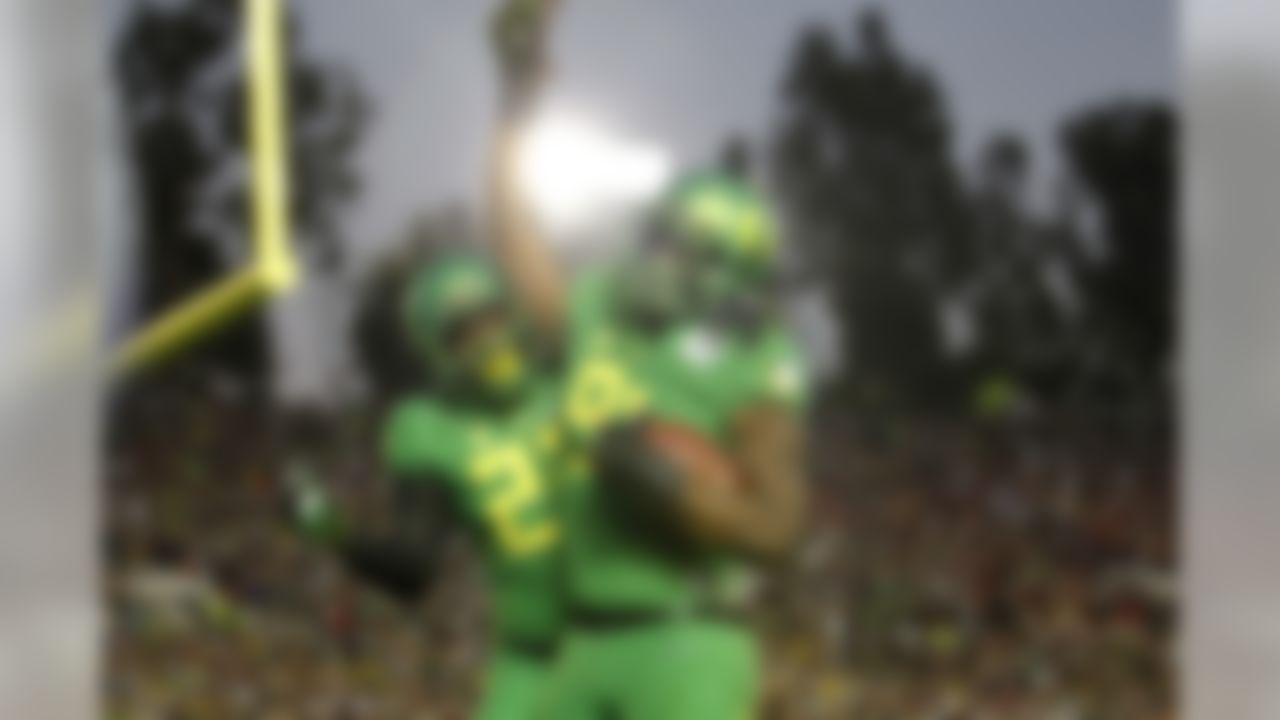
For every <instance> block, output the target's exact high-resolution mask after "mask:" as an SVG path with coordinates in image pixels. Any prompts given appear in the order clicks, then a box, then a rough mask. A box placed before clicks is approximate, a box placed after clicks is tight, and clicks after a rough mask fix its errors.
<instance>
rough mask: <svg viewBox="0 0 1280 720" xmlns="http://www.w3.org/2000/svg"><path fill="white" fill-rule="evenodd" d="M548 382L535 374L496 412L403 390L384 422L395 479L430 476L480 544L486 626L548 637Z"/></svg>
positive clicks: (554, 551) (551, 542) (555, 603)
mask: <svg viewBox="0 0 1280 720" xmlns="http://www.w3.org/2000/svg"><path fill="white" fill-rule="evenodd" d="M556 397H557V394H556V391H555V389H554V388H552V387H551V386H550V385H549V384H543V385H540V386H538V387H536V388H535V389H533V390H531V391H530V394H529V396H528V397H527V398H525V399H524V400H523V401H522V402H521V403H520V405H519V406H518V407H515V408H513V409H511V410H509V411H507V412H505V413H503V414H495V413H493V412H492V411H490V412H481V411H470V410H466V409H462V408H457V407H452V406H446V405H444V404H442V403H440V402H437V401H434V400H431V399H429V398H426V397H415V398H411V399H407V400H404V401H402V402H401V403H400V405H399V406H398V407H396V408H395V409H394V411H393V412H392V414H391V416H390V419H389V420H388V422H387V425H386V427H385V429H384V437H383V441H384V448H383V452H384V456H385V460H386V462H387V465H388V466H389V468H390V470H391V472H392V474H393V475H394V476H395V477H396V478H397V480H396V481H397V482H406V483H412V482H425V483H434V484H437V485H438V486H439V488H438V489H440V490H442V491H443V492H444V494H446V495H447V496H448V497H449V498H450V500H451V501H452V502H451V505H452V510H453V512H454V515H455V516H456V517H459V518H460V519H461V521H462V523H463V524H464V525H465V526H466V528H467V529H468V530H469V531H470V534H471V535H472V536H473V538H474V540H475V541H476V543H477V545H478V546H479V548H480V551H481V554H482V557H483V560H484V563H485V566H486V570H487V575H488V580H489V585H490V592H491V597H492V599H493V603H492V604H493V608H494V613H495V627H496V630H497V633H498V635H499V636H500V637H502V638H504V639H507V640H512V641H516V642H526V643H528V642H536V643H543V642H549V641H551V640H554V639H555V637H556V635H557V634H558V632H559V629H560V628H559V625H560V615H561V612H560V583H561V572H562V568H561V562H560V558H561V552H560V551H561V548H562V543H563V537H562V527H561V525H560V522H559V520H558V518H557V513H556V511H555V505H556V503H555V497H554V496H555V487H554V486H553V481H554V480H555V478H554V477H553V476H552V474H551V473H549V472H548V470H549V463H550V460H551V458H552V457H553V455H554V452H555V449H556V445H557V442H558V437H557V432H556V425H555V422H556V412H557V408H556V402H555V400H556Z"/></svg>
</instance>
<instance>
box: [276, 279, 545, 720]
mask: <svg viewBox="0 0 1280 720" xmlns="http://www.w3.org/2000/svg"><path fill="white" fill-rule="evenodd" d="M404 310H405V312H404V316H405V321H406V329H407V332H408V333H409V337H410V338H411V339H412V340H413V342H414V344H415V345H416V349H417V350H418V351H419V352H420V353H421V354H422V356H423V357H424V359H426V360H427V361H429V363H430V367H431V371H432V373H433V375H434V376H435V377H436V378H437V379H438V383H437V387H436V388H435V389H434V390H433V392H432V393H431V394H426V393H423V394H415V395H410V396H407V397H405V398H403V399H401V400H400V401H399V403H398V404H397V405H396V406H395V407H394V408H393V410H392V411H391V413H390V416H389V418H388V420H387V421H386V423H385V426H384V430H383V438H382V441H383V447H382V457H383V461H384V464H385V467H386V468H387V470H388V471H389V473H390V475H391V478H392V479H393V481H394V483H395V486H394V489H395V502H396V506H395V522H394V523H393V525H394V527H393V528H392V529H391V531H390V532H388V533H380V534H376V535H374V534H370V533H368V532H358V531H355V530H354V529H352V528H350V527H348V523H346V522H344V521H343V520H342V519H341V517H340V512H339V510H338V508H337V507H336V505H335V503H334V502H333V501H332V500H331V499H330V497H329V495H327V494H326V493H325V492H324V491H323V490H322V488H321V486H320V485H318V484H317V483H315V482H312V481H308V480H307V479H306V478H295V479H294V483H293V484H294V487H293V491H294V493H293V494H294V498H295V519H296V521H297V522H298V524H299V525H300V526H301V528H302V529H303V530H304V531H305V532H306V534H307V535H308V536H309V537H311V538H312V539H314V540H316V541H317V542H320V543H323V544H325V545H327V546H329V547H331V548H332V549H334V550H336V551H337V552H338V553H339V555H340V556H341V557H342V558H343V560H344V562H345V564H346V565H347V566H348V567H349V568H350V569H351V570H352V571H354V572H355V573H356V574H358V575H359V576H361V577H362V578H364V579H366V580H368V581H369V582H371V583H373V584H375V585H377V586H379V587H381V588H383V589H385V590H386V591H388V592H390V593H391V594H392V595H393V596H394V597H397V598H400V599H403V600H405V601H410V602H411V601H414V600H415V599H417V598H418V597H419V596H420V595H421V594H422V593H423V592H424V591H425V590H426V589H427V588H428V587H429V585H430V582H431V580H432V575H433V569H434V566H435V565H436V564H437V559H438V553H439V550H440V548H441V544H442V540H443V539H444V535H445V534H446V533H447V532H449V531H451V530H453V529H455V528H464V529H466V530H468V531H469V532H470V534H471V536H472V537H473V538H474V540H475V541H476V542H477V543H478V545H479V547H480V549H481V554H482V557H483V560H484V563H485V565H486V569H487V575H488V581H489V585H490V588H489V589H490V593H491V597H492V600H493V602H492V604H493V608H494V615H495V617H494V623H493V624H494V634H495V638H494V643H493V650H492V653H491V657H490V665H489V669H488V677H487V686H486V690H485V693H484V697H483V699H482V700H481V703H480V707H479V708H478V709H477V710H476V711H475V712H474V713H473V717H475V718H479V719H481V720H521V719H522V718H530V717H533V713H534V711H535V709H536V708H537V705H538V702H539V700H540V697H541V696H542V693H543V689H544V687H545V682H544V680H545V678H546V676H547V675H548V672H549V667H550V662H551V659H552V656H553V653H554V651H555V649H556V642H557V639H558V633H559V631H560V622H561V608H560V604H559V594H558V583H559V582H560V564H559V563H560V561H559V558H560V550H561V547H562V541H563V528H562V526H561V524H560V522H559V521H558V519H557V515H556V512H555V510H554V508H555V502H554V498H553V494H554V492H553V491H554V488H553V487H552V486H551V485H550V480H551V476H550V475H549V473H548V471H547V468H548V458H549V457H550V454H551V453H552V451H553V450H554V447H555V443H556V441H557V437H556V428H555V417H556V414H555V413H556V406H555V403H554V401H555V399H556V392H555V390H554V388H553V387H552V386H551V384H550V382H549V381H548V380H547V379H545V378H544V377H542V376H540V375H539V374H538V373H537V371H536V370H535V365H534V363H533V362H532V360H531V357H532V353H529V352H527V351H526V348H527V347H528V344H527V343H525V342H524V341H523V340H522V339H521V331H520V327H519V323H518V322H517V319H516V317H515V314H514V313H513V311H512V309H511V306H510V305H509V298H507V297H506V294H505V291H504V288H503V286H502V284H501V280H500V277H499V276H498V274H497V273H496V272H495V270H494V269H493V268H492V266H490V265H488V264H486V263H484V262H481V261H479V260H476V259H469V258H458V259H450V260H445V261H441V262H437V263H434V264H432V265H431V266H430V267H428V268H427V269H426V270H425V271H424V272H423V274H422V275H421V277H419V278H417V279H416V280H415V281H414V282H412V283H411V285H410V287H409V288H408V293H407V298H406V303H405V307H404Z"/></svg>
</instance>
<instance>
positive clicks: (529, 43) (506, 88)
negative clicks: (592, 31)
mask: <svg viewBox="0 0 1280 720" xmlns="http://www.w3.org/2000/svg"><path fill="white" fill-rule="evenodd" d="M559 5H560V0H507V1H506V2H504V3H503V4H502V5H501V6H499V8H498V10H497V12H496V13H495V14H494V16H493V20H492V23H491V26H490V33H491V40H492V43H493V51H494V57H495V59H496V61H497V63H498V71H499V73H500V78H501V81H502V87H503V99H504V101H505V103H506V104H507V106H508V109H509V110H511V111H515V112H520V111H523V110H526V109H527V108H528V107H529V106H530V105H531V104H532V103H533V100H534V98H535V97H536V96H537V95H538V91H539V90H540V89H541V87H542V84H543V83H544V82H545V81H546V78H547V76H548V75H549V74H550V54H549V52H548V45H549V36H550V32H551V26H552V22H553V20H554V18H555V14H556V11H557V10H558V8H559Z"/></svg>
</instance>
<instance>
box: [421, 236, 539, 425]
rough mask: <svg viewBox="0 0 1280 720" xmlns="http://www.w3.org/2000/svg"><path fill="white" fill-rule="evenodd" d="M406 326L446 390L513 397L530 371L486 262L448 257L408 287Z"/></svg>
mask: <svg viewBox="0 0 1280 720" xmlns="http://www.w3.org/2000/svg"><path fill="white" fill-rule="evenodd" d="M404 323H405V330H406V332H407V334H408V337H409V339H410V342H411V344H412V345H413V347H414V349H415V350H417V352H418V353H419V354H420V355H421V356H422V358H423V360H424V361H425V362H426V363H427V364H428V365H429V366H430V368H431V369H432V370H433V371H434V374H435V376H436V378H437V379H438V380H439V381H440V382H441V384H442V387H444V388H445V389H447V390H449V391H452V392H461V393H464V394H467V395H470V396H473V397H478V398H480V399H490V400H492V399H502V398H508V397H510V396H512V395H514V394H515V393H516V392H517V391H518V390H519V389H520V388H521V387H522V386H523V385H524V382H525V380H526V379H527V374H528V367H527V361H526V357H525V353H524V348H523V347H522V343H521V338H520V332H519V329H518V326H517V325H518V324H517V322H516V320H515V318H514V317H513V315H512V312H511V307H510V304H509V298H508V296H507V292H506V288H505V287H504V285H503V283H502V280H501V278H500V277H499V276H498V273H497V272H496V271H495V270H494V268H493V267H492V266H491V265H489V264H488V263H487V262H485V261H483V260H481V259H479V258H474V257H467V256H459V257H450V258H445V259H442V260H438V261H435V262H433V263H431V264H430V265H429V266H428V267H426V268H425V269H424V270H422V271H421V272H420V273H419V274H418V275H417V276H416V277H415V278H413V279H412V281H411V282H410V283H409V286H408V288H407V292H406V295H405V300H404Z"/></svg>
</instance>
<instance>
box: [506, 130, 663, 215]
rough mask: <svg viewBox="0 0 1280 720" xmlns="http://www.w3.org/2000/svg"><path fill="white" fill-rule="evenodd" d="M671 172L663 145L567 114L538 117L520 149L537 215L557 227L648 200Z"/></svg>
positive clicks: (522, 174)
mask: <svg viewBox="0 0 1280 720" xmlns="http://www.w3.org/2000/svg"><path fill="white" fill-rule="evenodd" d="M671 173H672V161H671V158H670V156H669V155H668V154H667V153H666V152H665V151H664V150H663V149H662V148H659V147H657V146H655V145H652V144H648V143H644V142H641V141H637V140H634V139H629V138H624V137H621V136H620V135H618V134H617V133H615V132H612V131H609V130H606V129H604V128H602V127H600V126H598V125H595V124H593V123H591V122H589V121H587V120H585V119H584V118H582V117H579V116H575V115H571V114H567V113H564V112H555V113H547V114H544V115H543V116H541V117H540V118H538V119H537V120H536V121H535V123H534V125H533V126H531V127H530V128H529V130H528V131H527V134H526V135H525V138H524V143H523V146H522V148H521V157H520V180H521V184H522V185H523V187H524V190H525V192H526V194H527V197H529V199H530V201H531V202H532V204H533V209H534V211H535V212H536V213H537V214H538V216H539V218H540V219H541V220H542V221H544V222H546V223H548V224H549V225H551V226H552V227H553V228H554V229H557V230H565V231H571V230H574V229H578V228H581V227H582V226H583V225H585V224H588V223H591V222H594V221H597V220H599V218H600V217H601V215H603V214H606V213H609V212H613V211H617V210H619V209H620V208H627V207H629V206H634V205H636V204H639V203H642V202H644V201H646V200H650V199H652V198H653V197H655V196H656V195H657V193H658V192H659V191H660V190H661V189H662V187H663V186H664V185H665V184H666V183H667V181H668V180H669V179H670V177H671Z"/></svg>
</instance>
